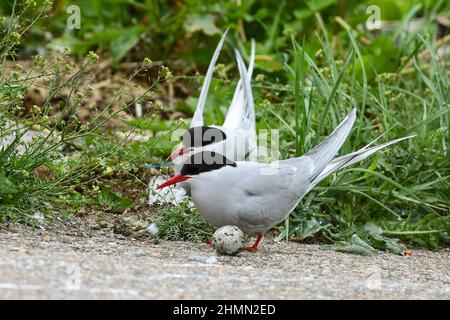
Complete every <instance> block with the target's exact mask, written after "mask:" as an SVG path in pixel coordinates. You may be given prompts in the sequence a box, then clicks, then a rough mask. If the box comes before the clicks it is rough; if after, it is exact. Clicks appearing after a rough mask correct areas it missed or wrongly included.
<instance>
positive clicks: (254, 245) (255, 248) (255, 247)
mask: <svg viewBox="0 0 450 320" xmlns="http://www.w3.org/2000/svg"><path fill="white" fill-rule="evenodd" d="M261 238H262V235H260V234H258V235H257V236H256V241H255V243H254V244H253V245H252V246H251V247H243V248H242V250H245V251H251V252H255V251H256V250H258V245H259V242H260V241H261Z"/></svg>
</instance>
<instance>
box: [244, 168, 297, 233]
mask: <svg viewBox="0 0 450 320" xmlns="http://www.w3.org/2000/svg"><path fill="white" fill-rule="evenodd" d="M262 169H270V165H267V167H266V168H264V167H263V168H262ZM272 169H273V168H272ZM275 172H276V173H275ZM265 173H266V174H261V173H258V174H257V175H254V176H251V177H246V178H244V179H243V180H242V184H241V188H240V190H241V191H242V192H244V196H241V197H240V199H241V201H240V202H239V203H237V204H236V205H237V219H238V224H239V226H240V227H241V228H242V229H243V231H244V232H247V233H256V232H265V231H266V230H268V229H269V228H271V227H272V226H274V225H276V224H278V223H279V222H281V221H283V220H284V218H285V217H286V216H287V215H288V214H289V213H290V212H291V211H292V209H293V208H294V207H295V205H296V204H297V202H298V199H299V195H298V191H299V190H298V189H297V181H298V169H297V168H295V167H293V166H286V165H282V166H279V168H278V169H276V171H273V174H270V171H266V172H265Z"/></svg>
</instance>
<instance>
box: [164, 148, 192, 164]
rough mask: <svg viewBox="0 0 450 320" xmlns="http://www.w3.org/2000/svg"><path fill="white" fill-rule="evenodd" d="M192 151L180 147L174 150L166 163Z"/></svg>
mask: <svg viewBox="0 0 450 320" xmlns="http://www.w3.org/2000/svg"><path fill="white" fill-rule="evenodd" d="M191 151H192V148H186V147H180V148H178V149H176V150H175V151H174V152H172V154H171V155H170V156H169V157H168V158H167V159H166V161H170V160H175V158H177V157H179V156H181V155H183V154H185V153H189V152H191Z"/></svg>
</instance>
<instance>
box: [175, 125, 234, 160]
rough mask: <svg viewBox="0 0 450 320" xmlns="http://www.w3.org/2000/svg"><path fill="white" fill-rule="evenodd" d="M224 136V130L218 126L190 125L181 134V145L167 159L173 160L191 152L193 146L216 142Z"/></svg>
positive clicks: (223, 138)
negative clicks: (190, 126)
mask: <svg viewBox="0 0 450 320" xmlns="http://www.w3.org/2000/svg"><path fill="white" fill-rule="evenodd" d="M226 138H227V135H226V134H225V132H223V131H222V130H220V129H219V128H215V127H210V126H197V127H192V128H190V129H188V130H186V132H185V133H184V134H183V135H182V136H181V147H179V148H178V149H176V150H175V151H174V152H173V153H172V154H171V155H170V157H169V158H168V159H171V160H174V159H175V158H176V157H178V156H181V155H183V154H186V153H188V152H191V151H192V150H193V149H194V148H200V147H204V146H207V145H210V144H214V143H218V142H221V141H224V140H225V139H226Z"/></svg>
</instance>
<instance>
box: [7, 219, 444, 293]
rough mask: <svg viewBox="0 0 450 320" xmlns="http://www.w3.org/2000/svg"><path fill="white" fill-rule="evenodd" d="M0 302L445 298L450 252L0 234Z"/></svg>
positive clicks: (18, 231)
mask: <svg viewBox="0 0 450 320" xmlns="http://www.w3.org/2000/svg"><path fill="white" fill-rule="evenodd" d="M0 298H1V299H30V298H31V299H60V298H62V299H98V298H105V299H124V298H125V299H230V298H233V299H367V298H371V299H450V250H449V249H445V250H441V251H439V252H430V251H425V250H414V253H413V255H411V256H397V255H393V254H390V253H379V254H376V255H373V256H358V255H351V254H345V253H338V252H334V251H329V250H322V249H320V247H319V246H317V245H305V244H298V243H285V242H281V243H274V241H273V239H265V240H263V242H262V243H261V248H260V250H259V251H258V252H255V253H251V252H242V253H240V254H239V255H238V256H235V257H228V256H217V255H215V253H214V251H213V249H211V248H210V247H209V246H208V245H206V244H196V243H188V242H173V241H161V242H159V243H157V244H156V243H154V241H153V240H151V239H149V238H144V239H133V238H130V237H124V236H121V235H115V234H112V233H102V232H100V231H93V230H88V231H83V232H81V233H80V232H79V231H77V232H73V231H71V230H70V229H68V230H65V228H64V227H62V228H55V230H38V231H32V230H30V229H28V228H22V227H14V228H6V229H2V228H0Z"/></svg>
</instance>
